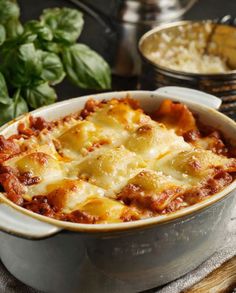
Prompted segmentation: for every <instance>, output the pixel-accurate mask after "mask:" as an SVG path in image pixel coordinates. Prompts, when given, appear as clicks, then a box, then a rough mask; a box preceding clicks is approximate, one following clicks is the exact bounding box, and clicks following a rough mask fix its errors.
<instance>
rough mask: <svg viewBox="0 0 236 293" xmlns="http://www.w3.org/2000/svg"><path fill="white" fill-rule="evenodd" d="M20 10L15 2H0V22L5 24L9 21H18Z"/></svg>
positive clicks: (3, 0)
mask: <svg viewBox="0 0 236 293" xmlns="http://www.w3.org/2000/svg"><path fill="white" fill-rule="evenodd" d="M19 16H20V8H19V6H18V5H17V3H16V2H15V1H11V0H0V22H1V23H2V24H5V23H6V22H8V21H9V20H12V19H18V18H19Z"/></svg>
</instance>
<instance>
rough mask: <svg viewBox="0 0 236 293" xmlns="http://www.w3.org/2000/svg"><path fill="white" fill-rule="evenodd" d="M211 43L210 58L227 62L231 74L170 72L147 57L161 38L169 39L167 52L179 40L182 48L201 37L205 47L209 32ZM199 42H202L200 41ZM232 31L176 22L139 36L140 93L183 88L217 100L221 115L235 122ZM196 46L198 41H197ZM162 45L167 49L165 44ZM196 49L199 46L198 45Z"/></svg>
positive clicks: (235, 31) (207, 23)
mask: <svg viewBox="0 0 236 293" xmlns="http://www.w3.org/2000/svg"><path fill="white" fill-rule="evenodd" d="M213 30H214V34H213V35H212V42H214V43H215V44H216V46H214V50H213V49H212V50H211V52H210V53H211V54H215V55H220V56H222V57H223V58H224V59H226V60H228V62H229V64H230V67H231V68H232V71H229V72H225V73H214V74H201V73H192V72H184V71H180V70H173V69H171V68H169V67H163V66H160V64H158V62H155V63H154V62H153V61H152V60H150V57H149V56H150V53H152V52H155V51H160V50H161V44H163V43H164V42H165V40H164V38H163V35H169V37H170V41H169V42H168V48H172V47H174V46H178V40H179V38H181V39H182V40H184V41H185V44H188V43H190V42H192V40H194V41H195V40H197V41H198V40H199V36H200V35H202V36H204V40H205V44H203V45H206V43H207V40H208V39H209V36H210V35H211V33H212V31H213ZM201 42H202V40H201ZM235 42H236V27H233V26H229V25H225V24H216V23H215V22H214V21H211V20H208V21H180V22H174V23H171V24H166V25H161V26H159V27H156V28H154V29H152V30H150V31H149V32H147V33H146V34H144V35H143V36H142V38H141V39H140V41H139V52H140V54H141V56H142V61H143V62H142V73H141V77H140V88H141V89H149V90H150V89H156V88H158V87H162V86H187V87H190V88H195V89H199V90H202V91H205V92H208V93H210V94H213V95H216V96H218V97H220V98H221V99H222V101H223V104H222V106H221V111H223V112H224V113H225V114H226V115H228V116H230V117H231V118H233V119H236V48H235ZM199 43H200V41H199ZM165 45H167V44H166V43H165ZM199 46H200V45H199Z"/></svg>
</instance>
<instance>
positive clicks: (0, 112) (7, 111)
mask: <svg viewBox="0 0 236 293" xmlns="http://www.w3.org/2000/svg"><path fill="white" fill-rule="evenodd" d="M13 118H14V103H13V101H12V99H10V103H9V104H7V105H5V104H2V103H1V102H0V125H3V124H5V123H6V122H8V121H10V120H12V119H13Z"/></svg>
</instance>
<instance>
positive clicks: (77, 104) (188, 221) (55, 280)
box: [0, 87, 236, 293]
mask: <svg viewBox="0 0 236 293" xmlns="http://www.w3.org/2000/svg"><path fill="white" fill-rule="evenodd" d="M127 93H129V94H130V95H131V96H132V97H133V98H134V99H137V100H139V101H140V103H141V106H142V107H143V108H144V109H145V110H150V109H154V108H157V107H158V105H159V103H160V102H161V101H162V100H163V99H166V98H169V99H172V100H175V101H180V102H184V103H186V104H187V105H188V107H189V108H190V109H191V110H192V111H193V112H194V113H197V114H198V117H199V119H200V120H201V121H202V122H204V124H206V125H209V126H213V127H215V128H216V129H219V130H221V131H222V132H223V133H224V135H225V136H226V138H227V139H229V140H231V141H232V143H234V140H235V139H236V138H235V133H236V124H235V122H234V121H233V120H231V119H229V118H227V117H226V116H225V115H223V114H221V113H219V112H218V111H217V110H216V109H218V108H219V106H220V104H221V100H220V99H218V98H216V97H214V96H211V95H209V94H205V93H203V92H199V91H195V90H190V89H187V88H179V87H166V88H160V89H158V90H157V91H152V92H150V91H129V92H111V93H104V94H98V95H92V96H91V95H90V96H86V97H80V98H75V99H71V100H67V101H64V102H60V103H56V104H54V105H51V106H48V107H44V108H40V109H38V110H36V111H34V112H32V113H31V114H32V115H33V116H42V117H44V118H46V119H48V120H54V119H56V118H59V117H62V116H65V115H67V114H69V113H73V112H75V111H78V110H80V109H81V108H83V106H84V104H85V102H86V101H87V100H88V99H89V98H91V97H93V98H95V99H100V100H101V99H111V98H114V97H115V98H122V97H124V96H126V95H127ZM25 118H26V117H25V116H23V117H20V118H19V119H17V120H16V121H13V122H10V123H8V124H7V125H5V126H3V127H2V128H1V129H0V134H3V135H5V136H9V135H11V134H13V133H15V132H16V129H17V125H18V123H19V122H20V121H24V119H25ZM235 188H236V182H235V181H234V182H233V183H232V184H231V185H229V186H228V187H226V188H225V189H224V190H223V191H222V192H220V193H218V194H216V195H214V196H212V197H211V198H209V199H207V200H205V201H202V202H200V203H198V204H196V205H194V206H191V207H188V208H185V209H183V210H181V211H177V212H175V213H173V214H169V215H163V216H158V217H153V218H150V219H145V220H139V221H135V222H128V223H120V224H96V225H92V224H76V223H69V222H62V221H58V220H55V219H51V218H47V217H44V216H40V215H38V214H35V213H33V212H30V211H28V210H25V209H23V208H21V207H19V206H16V205H15V204H14V203H12V202H11V201H9V200H8V199H7V198H6V197H5V196H4V194H0V229H1V230H2V231H3V232H1V233H0V243H1V244H0V256H1V260H2V262H3V263H4V264H5V266H6V267H7V268H8V270H9V271H10V272H11V273H12V274H13V275H15V276H16V277H17V278H18V279H19V280H21V281H23V282H24V283H26V284H28V285H30V286H32V287H34V288H36V289H39V290H42V291H44V292H57V293H60V292H72V293H73V292H89V293H91V292H112V293H113V292H114V293H115V292H137V291H141V290H146V289H149V288H153V287H156V286H159V285H162V284H165V283H167V282H170V281H171V280H173V279H176V278H178V277H179V276H181V275H183V274H185V273H186V272H188V271H190V270H192V269H193V268H195V267H196V266H198V265H199V264H200V263H201V262H203V261H204V260H205V259H206V258H208V257H209V256H210V255H211V254H212V253H214V252H215V251H216V250H217V249H218V248H219V247H220V246H221V244H222V242H223V241H224V237H225V234H226V229H225V227H226V225H227V223H228V222H229V220H230V216H231V211H232V209H233V206H234V204H235V193H236V191H235ZM5 232H7V233H5Z"/></svg>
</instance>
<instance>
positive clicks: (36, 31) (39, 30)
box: [23, 20, 53, 41]
mask: <svg viewBox="0 0 236 293" xmlns="http://www.w3.org/2000/svg"><path fill="white" fill-rule="evenodd" d="M29 34H31V35H35V36H36V37H37V38H38V39H39V40H40V41H51V40H52V38H53V34H52V31H51V30H50V28H49V27H47V26H45V25H43V24H42V23H40V22H39V21H37V20H31V21H28V22H27V23H26V24H25V25H24V34H23V35H29Z"/></svg>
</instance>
